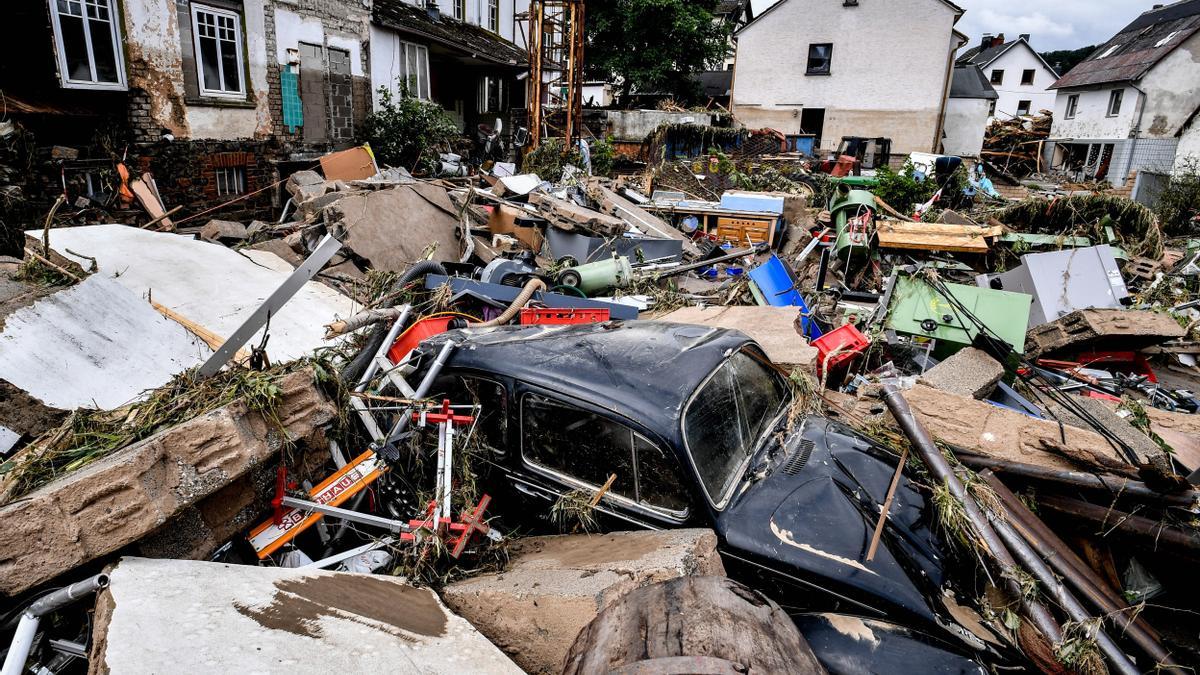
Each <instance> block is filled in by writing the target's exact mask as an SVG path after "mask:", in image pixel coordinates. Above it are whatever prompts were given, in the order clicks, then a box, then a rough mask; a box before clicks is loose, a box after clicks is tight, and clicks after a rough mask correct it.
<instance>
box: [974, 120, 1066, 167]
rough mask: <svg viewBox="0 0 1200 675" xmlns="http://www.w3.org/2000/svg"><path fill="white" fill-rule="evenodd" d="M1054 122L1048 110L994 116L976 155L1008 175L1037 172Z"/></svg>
mask: <svg viewBox="0 0 1200 675" xmlns="http://www.w3.org/2000/svg"><path fill="white" fill-rule="evenodd" d="M1053 123H1054V118H1053V116H1052V111H1049V110H1043V111H1041V113H1040V114H1039V115H1037V116H1034V117H1013V118H1010V119H1000V118H996V119H994V120H993V121H992V123H991V124H990V125H989V126H988V128H987V132H986V133H985V134H984V137H983V150H982V151H981V152H980V153H979V154H980V156H982V157H983V159H985V160H987V161H988V162H990V163H991V164H992V165H993V166H994V167H996V169H997V170H998V171H1001V172H1002V173H1003V174H1004V175H1007V176H1015V177H1017V178H1024V177H1026V176H1028V175H1030V174H1032V173H1037V172H1038V171H1039V170H1040V166H1041V162H1040V161H1039V159H1038V157H1039V155H1040V153H1041V152H1042V146H1043V143H1044V141H1045V140H1046V139H1048V138H1050V127H1051V125H1052V124H1053Z"/></svg>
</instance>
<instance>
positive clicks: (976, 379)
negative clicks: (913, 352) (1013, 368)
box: [920, 347, 1004, 399]
mask: <svg viewBox="0 0 1200 675" xmlns="http://www.w3.org/2000/svg"><path fill="white" fill-rule="evenodd" d="M1002 377H1004V366H1003V365H1001V363H1000V362H999V361H997V360H996V359H993V358H992V357H991V356H989V355H988V354H987V353H986V352H984V351H982V350H979V349H976V348H974V347H964V348H963V349H960V350H958V351H957V352H955V353H954V354H952V355H951V356H950V358H948V359H946V360H945V361H942V362H941V363H939V364H937V365H936V366H934V367H932V368H930V369H929V370H928V371H927V372H926V373H925V374H924V375H922V376H921V379H920V382H921V383H922V384H927V385H929V386H931V387H933V388H934V389H941V390H942V391H945V392H949V393H951V394H958V395H960V396H970V397H971V398H977V399H983V398H987V396H988V394H991V393H992V389H994V388H995V387H996V383H997V382H999V381H1000V378H1002Z"/></svg>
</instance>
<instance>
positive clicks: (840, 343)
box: [811, 323, 871, 376]
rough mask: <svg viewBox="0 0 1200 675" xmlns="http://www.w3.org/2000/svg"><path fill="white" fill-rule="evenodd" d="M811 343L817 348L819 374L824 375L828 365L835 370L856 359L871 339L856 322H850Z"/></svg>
mask: <svg viewBox="0 0 1200 675" xmlns="http://www.w3.org/2000/svg"><path fill="white" fill-rule="evenodd" d="M811 344H812V346H814V347H816V348H817V374H818V375H822V376H823V375H824V373H825V368H826V367H828V368H829V369H830V370H833V369H834V368H837V367H838V366H841V365H844V364H846V363H848V362H849V361H852V360H854V358H855V357H856V356H858V355H859V354H861V353H862V352H863V350H864V349H866V348H867V345H869V344H871V341H870V340H869V339H867V336H865V335H863V334H862V333H861V332H859V330H858V329H857V328H855V327H854V324H851V323H848V324H846V325H844V326H840V327H838V328H835V329H833V330H831V331H829V332H828V333H826V334H824V335H822V336H821V337H819V338H817V339H816V340H813V341H812V343H811ZM835 352H836V353H835ZM827 360H828V362H827Z"/></svg>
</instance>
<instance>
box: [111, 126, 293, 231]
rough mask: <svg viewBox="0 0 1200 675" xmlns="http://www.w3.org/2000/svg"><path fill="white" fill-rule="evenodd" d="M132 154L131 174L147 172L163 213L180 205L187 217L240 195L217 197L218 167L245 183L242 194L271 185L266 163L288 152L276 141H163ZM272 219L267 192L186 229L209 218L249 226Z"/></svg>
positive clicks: (269, 164)
mask: <svg viewBox="0 0 1200 675" xmlns="http://www.w3.org/2000/svg"><path fill="white" fill-rule="evenodd" d="M137 152H138V155H137V157H136V160H135V162H133V163H131V167H130V169H131V170H132V171H134V172H135V173H138V174H140V173H142V172H144V171H149V172H150V173H151V174H152V175H153V176H154V181H155V183H156V184H157V185H158V191H159V194H161V195H162V199H163V202H164V203H165V204H166V206H167V208H171V207H173V206H178V205H182V206H183V215H184V216H185V217H186V216H188V215H193V214H196V213H199V212H201V211H204V210H206V209H209V208H213V207H215V206H218V205H221V204H224V203H226V202H229V201H231V200H233V199H235V198H236V197H238V196H240V195H238V194H218V191H217V173H216V172H217V169H219V168H226V169H240V170H241V172H242V175H244V179H245V181H244V182H245V189H244V191H243V192H242V193H241V194H242V195H248V194H251V193H254V192H255V191H257V190H259V189H261V188H265V187H267V186H269V185H271V184H272V183H274V182H275V181H276V180H278V178H277V177H276V172H275V167H274V164H273V163H272V161H271V160H272V159H278V158H280V157H284V156H286V154H287V147H286V146H285V145H284V144H282V143H280V142H279V141H277V140H269V141H250V140H236V141H214V140H196V141H182V142H181V141H174V142H170V143H168V142H165V141H163V142H159V143H155V144H150V145H144V146H140V147H138V148H137ZM135 167H136V169H135ZM272 214H273V205H272V191H271V190H264V191H262V192H259V193H258V194H255V195H253V196H251V197H248V198H246V199H241V200H239V201H237V202H234V203H232V204H229V205H227V206H223V207H222V208H221V209H220V210H219V211H216V212H214V213H213V214H212V215H211V216H201V217H199V218H197V219H195V220H194V221H190V222H188V223H186V224H187V225H203V224H204V223H206V222H208V220H209V219H210V218H222V219H225V220H238V221H242V222H248V221H250V220H253V219H256V218H257V219H269V218H271V217H272Z"/></svg>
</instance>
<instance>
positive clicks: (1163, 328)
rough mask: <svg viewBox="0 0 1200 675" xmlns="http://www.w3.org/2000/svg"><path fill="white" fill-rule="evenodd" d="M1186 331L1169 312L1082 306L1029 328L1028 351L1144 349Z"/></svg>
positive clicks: (1037, 354) (1028, 353) (1046, 352)
mask: <svg viewBox="0 0 1200 675" xmlns="http://www.w3.org/2000/svg"><path fill="white" fill-rule="evenodd" d="M1186 334H1187V331H1185V330H1184V329H1183V326H1180V325H1179V323H1178V322H1177V321H1175V319H1174V318H1173V317H1172V316H1171V315H1170V314H1165V313H1162V312H1149V311H1143V310H1134V309H1099V308H1094V309H1081V310H1078V311H1075V312H1071V313H1070V314H1068V315H1066V316H1064V317H1062V318H1061V319H1058V320H1057V321H1051V322H1050V323H1045V324H1042V325H1040V326H1036V327H1034V328H1031V329H1029V333H1028V335H1027V337H1026V341H1025V353H1026V355H1027V356H1029V357H1031V358H1033V357H1037V356H1042V355H1044V354H1050V353H1053V352H1056V351H1061V350H1065V349H1073V350H1079V349H1085V348H1088V349H1103V348H1105V347H1107V346H1110V345H1111V346H1114V347H1119V348H1120V349H1124V350H1130V349H1141V348H1142V347H1149V346H1151V345H1156V344H1160V343H1162V342H1166V341H1167V340H1173V339H1175V338H1181V337H1183V336H1184V335H1186Z"/></svg>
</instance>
